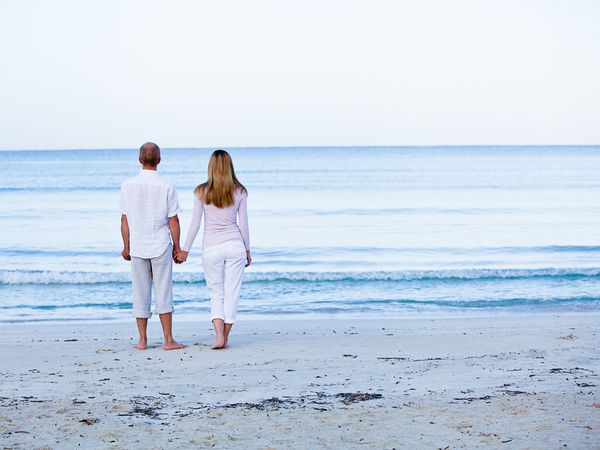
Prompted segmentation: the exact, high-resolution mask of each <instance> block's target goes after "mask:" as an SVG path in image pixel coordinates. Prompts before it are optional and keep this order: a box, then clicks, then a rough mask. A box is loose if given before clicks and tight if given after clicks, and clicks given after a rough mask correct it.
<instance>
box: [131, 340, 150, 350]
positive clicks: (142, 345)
mask: <svg viewBox="0 0 600 450" xmlns="http://www.w3.org/2000/svg"><path fill="white" fill-rule="evenodd" d="M133 348H136V349H138V350H146V349H147V348H148V342H147V341H140V342H139V344H136V345H134V346H133Z"/></svg>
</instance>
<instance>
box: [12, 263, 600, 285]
mask: <svg viewBox="0 0 600 450" xmlns="http://www.w3.org/2000/svg"><path fill="white" fill-rule="evenodd" d="M599 275H600V267H583V268H540V269H459V270H404V271H365V272H303V271H299V272H251V273H247V274H246V275H245V281H246V282H266V281H291V282H310V281H314V282H317V281H324V282H329V281H349V282H352V281H410V280H444V279H449V280H450V279H464V280H478V279H487V278H538V277H570V276H584V277H593V276H599ZM130 279H131V278H130V274H129V273H128V272H69V271H27V270H0V285H20V284H41V285H45V284H100V283H127V282H129V281H130ZM174 281H175V282H176V283H197V282H203V281H204V274H202V273H176V274H174Z"/></svg>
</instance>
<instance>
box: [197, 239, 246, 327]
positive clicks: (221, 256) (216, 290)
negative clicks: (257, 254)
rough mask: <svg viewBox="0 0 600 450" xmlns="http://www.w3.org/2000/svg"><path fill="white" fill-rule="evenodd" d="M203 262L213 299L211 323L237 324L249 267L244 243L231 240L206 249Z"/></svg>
mask: <svg viewBox="0 0 600 450" xmlns="http://www.w3.org/2000/svg"><path fill="white" fill-rule="evenodd" d="M202 263H203V265H204V278H205V280H206V286H207V287H208V295H209V296H210V315H211V318H210V320H214V319H222V320H223V321H224V322H225V323H234V322H235V316H236V313H237V305H238V300H239V298H240V289H241V287H242V278H243V275H244V267H245V266H246V247H244V243H243V241H241V240H240V241H237V240H231V241H226V242H223V243H221V244H217V245H212V246H210V247H208V248H205V249H204V250H203V252H202Z"/></svg>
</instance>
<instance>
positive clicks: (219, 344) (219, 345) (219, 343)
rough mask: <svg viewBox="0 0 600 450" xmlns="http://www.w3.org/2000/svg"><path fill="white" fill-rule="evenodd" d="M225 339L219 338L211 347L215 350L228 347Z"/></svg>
mask: <svg viewBox="0 0 600 450" xmlns="http://www.w3.org/2000/svg"><path fill="white" fill-rule="evenodd" d="M226 345H227V344H226V343H225V339H224V338H223V337H218V338H217V340H216V341H215V344H214V345H213V346H212V347H211V348H212V349H213V350H221V349H222V348H225V347H226Z"/></svg>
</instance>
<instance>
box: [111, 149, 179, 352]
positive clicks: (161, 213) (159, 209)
mask: <svg viewBox="0 0 600 450" xmlns="http://www.w3.org/2000/svg"><path fill="white" fill-rule="evenodd" d="M139 160H140V164H141V165H142V171H141V172H140V173H139V175H137V176H135V177H133V178H129V179H127V180H125V182H123V184H122V185H121V213H122V215H121V236H122V237H123V252H121V255H122V256H123V258H124V259H125V260H126V261H131V286H132V290H133V314H134V316H135V317H136V321H137V326H138V331H139V334H140V342H139V343H138V344H137V345H136V346H135V348H137V349H138V350H146V348H147V346H148V338H147V335H146V330H147V328H148V319H149V318H150V317H151V316H152V313H151V312H150V305H151V300H152V286H153V285H154V301H155V309H154V311H155V313H157V314H158V315H159V317H160V323H161V325H162V329H163V334H164V349H165V350H177V349H180V348H183V347H184V345H181V344H179V343H178V342H176V341H175V339H173V334H172V329H171V327H172V315H173V289H172V281H173V280H172V279H173V263H172V258H173V255H174V252H177V251H179V250H180V247H179V234H180V230H179V218H178V217H177V213H178V212H179V202H178V200H177V192H175V187H174V186H173V183H170V182H168V181H166V180H164V179H162V178H161V177H160V176H159V175H158V172H157V170H156V169H157V167H158V164H159V163H160V148H159V147H158V145H156V144H154V143H152V142H146V143H145V144H144V145H142V146H141V147H140V158H139ZM169 235H170V236H169ZM171 240H172V243H171Z"/></svg>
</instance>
